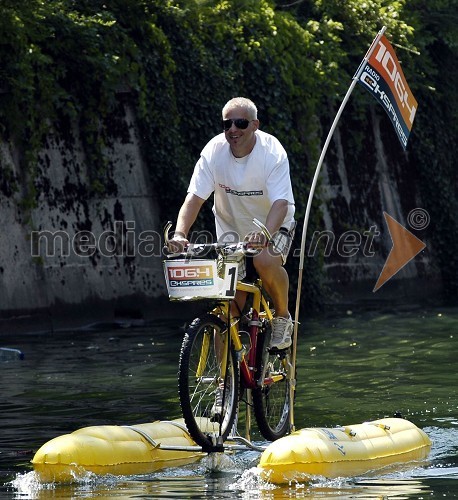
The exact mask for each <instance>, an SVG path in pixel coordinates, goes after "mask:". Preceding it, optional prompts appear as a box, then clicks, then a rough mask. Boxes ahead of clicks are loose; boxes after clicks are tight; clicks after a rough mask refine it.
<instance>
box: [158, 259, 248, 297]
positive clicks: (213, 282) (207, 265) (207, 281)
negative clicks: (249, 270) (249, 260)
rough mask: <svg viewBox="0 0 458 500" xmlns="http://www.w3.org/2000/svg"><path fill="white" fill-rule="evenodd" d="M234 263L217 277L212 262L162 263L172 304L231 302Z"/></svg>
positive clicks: (183, 261) (233, 292) (226, 265)
mask: <svg viewBox="0 0 458 500" xmlns="http://www.w3.org/2000/svg"><path fill="white" fill-rule="evenodd" d="M237 270H238V265H237V263H236V262H229V263H225V264H224V265H223V269H222V275H221V273H220V276H218V272H217V265H216V261H215V260H207V259H192V260H187V259H180V260H166V261H164V273H165V280H166V283H167V290H168V293H169V297H170V299H172V300H198V299H201V298H214V299H226V300H230V299H233V298H234V296H235V291H236V286H237Z"/></svg>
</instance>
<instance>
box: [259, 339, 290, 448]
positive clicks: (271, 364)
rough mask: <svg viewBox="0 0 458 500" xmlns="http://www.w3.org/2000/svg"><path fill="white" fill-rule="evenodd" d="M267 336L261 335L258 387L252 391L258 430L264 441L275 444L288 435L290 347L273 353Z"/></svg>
mask: <svg viewBox="0 0 458 500" xmlns="http://www.w3.org/2000/svg"><path fill="white" fill-rule="evenodd" d="M268 337H269V336H268V335H262V333H261V332H260V335H258V346H257V351H256V352H257V355H256V357H257V360H256V365H257V366H256V373H257V374H259V377H260V378H261V380H258V385H259V387H258V388H256V389H253V392H252V395H253V410H254V415H255V418H256V422H257V424H258V428H259V431H260V432H261V434H262V435H263V437H264V438H265V439H268V440H269V441H275V440H276V439H279V438H281V437H283V436H284V435H285V434H287V433H289V431H290V430H291V429H290V421H289V413H290V409H291V401H290V399H291V398H290V396H291V395H290V380H289V378H288V373H289V371H290V369H291V367H290V357H291V348H289V349H286V350H284V351H277V352H270V351H269V350H268V349H267V345H268V342H269V338H268Z"/></svg>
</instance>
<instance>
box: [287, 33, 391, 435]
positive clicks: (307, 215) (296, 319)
mask: <svg viewBox="0 0 458 500" xmlns="http://www.w3.org/2000/svg"><path fill="white" fill-rule="evenodd" d="M385 30H386V26H383V28H382V29H381V30H380V31H379V32H378V34H377V36H376V37H375V38H374V40H373V42H372V44H371V46H370V47H369V49H368V51H367V52H366V55H365V56H364V59H363V60H362V61H361V64H360V65H359V68H358V69H357V71H356V73H355V74H354V76H353V80H352V82H351V85H350V87H349V88H348V90H347V93H346V94H345V97H344V99H343V101H342V103H341V105H340V107H339V110H338V111H337V114H336V116H335V118H334V121H333V123H332V126H331V129H330V130H329V133H328V136H327V138H326V141H325V143H324V146H323V149H322V151H321V154H320V158H319V160H318V164H317V167H316V170H315V175H314V176H313V181H312V185H311V186H310V193H309V197H308V200H307V207H306V210H305V216H304V224H303V229H302V240H301V250H300V257H299V275H298V280H297V295H296V310H295V314H294V332H293V344H292V346H293V349H292V355H291V362H292V370H293V377H292V379H291V385H290V401H291V409H290V426H291V430H292V431H294V430H295V426H294V392H295V390H296V357H297V331H298V327H299V307H300V302H301V288H302V277H303V271H304V259H305V257H304V254H305V239H306V234H307V226H308V222H309V218H310V210H311V207H312V201H313V195H314V193H315V188H316V185H317V182H318V177H319V175H320V170H321V166H322V164H323V160H324V157H325V155H326V152H327V150H328V147H329V143H330V142H331V139H332V135H333V134H334V130H335V129H336V127H337V123H338V121H339V119H340V116H341V115H342V112H343V110H344V108H345V106H346V104H347V102H348V100H349V98H350V95H351V93H352V92H353V89H354V88H355V85H356V83H357V82H358V79H359V77H360V75H361V73H362V72H363V69H364V65H365V64H366V63H367V61H368V60H369V57H370V56H371V54H372V52H373V51H374V49H375V47H376V45H377V43H378V41H379V40H380V38H381V37H382V36H383V34H384V33H385Z"/></svg>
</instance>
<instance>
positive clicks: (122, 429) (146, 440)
mask: <svg viewBox="0 0 458 500" xmlns="http://www.w3.org/2000/svg"><path fill="white" fill-rule="evenodd" d="M161 445H162V446H166V447H168V448H169V449H161ZM175 446H176V447H179V448H181V449H177V450H174V449H173V448H174V447H175ZM193 446H195V443H194V441H193V440H192V438H191V436H190V435H189V434H188V431H187V430H186V426H185V424H184V421H183V420H182V419H178V420H172V421H157V422H153V423H146V424H138V425H133V426H117V425H100V426H92V427H84V428H82V429H79V430H77V431H75V432H73V433H71V434H65V435H63V436H59V437H56V438H54V439H51V441H48V442H47V443H45V444H44V445H43V446H42V447H41V448H40V449H39V450H38V451H37V453H36V454H35V456H34V457H33V459H32V464H33V468H34V470H35V472H36V473H37V474H38V477H39V478H40V480H41V481H42V482H66V483H68V482H72V481H74V480H75V479H76V478H77V477H79V476H81V475H84V474H86V473H87V471H90V472H94V473H96V474H117V475H129V474H142V473H148V472H152V471H154V470H158V469H161V468H163V467H165V466H169V467H172V466H179V465H184V464H186V463H190V462H193V461H195V460H197V459H199V458H200V457H202V456H203V453H201V452H199V451H197V450H193V449H192V447H193ZM170 448H172V449H170ZM184 448H188V450H187V451H184V450H183V449H184Z"/></svg>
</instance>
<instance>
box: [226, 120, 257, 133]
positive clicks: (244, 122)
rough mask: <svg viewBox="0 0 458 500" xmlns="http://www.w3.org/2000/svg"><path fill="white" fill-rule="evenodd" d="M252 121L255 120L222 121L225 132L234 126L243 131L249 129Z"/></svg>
mask: <svg viewBox="0 0 458 500" xmlns="http://www.w3.org/2000/svg"><path fill="white" fill-rule="evenodd" d="M252 121H253V120H246V119H245V118H236V119H235V120H232V119H231V118H228V119H227V120H221V124H222V125H223V129H224V130H229V129H230V128H231V127H232V124H234V125H235V126H236V127H237V128H239V129H241V130H245V129H246V128H247V127H248V124H249V123H250V122H252Z"/></svg>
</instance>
